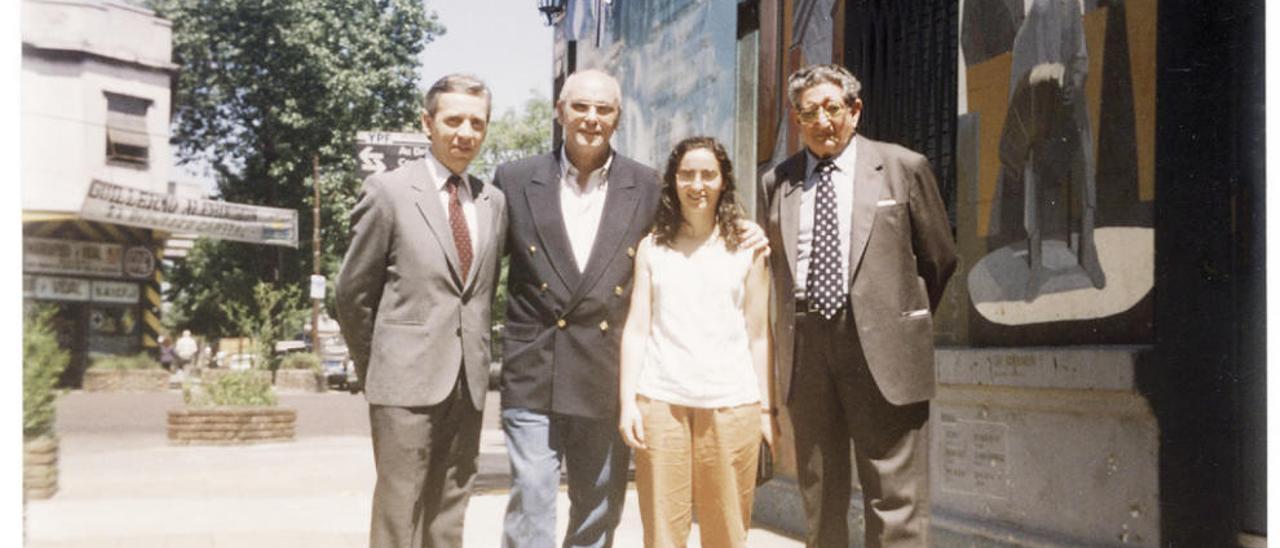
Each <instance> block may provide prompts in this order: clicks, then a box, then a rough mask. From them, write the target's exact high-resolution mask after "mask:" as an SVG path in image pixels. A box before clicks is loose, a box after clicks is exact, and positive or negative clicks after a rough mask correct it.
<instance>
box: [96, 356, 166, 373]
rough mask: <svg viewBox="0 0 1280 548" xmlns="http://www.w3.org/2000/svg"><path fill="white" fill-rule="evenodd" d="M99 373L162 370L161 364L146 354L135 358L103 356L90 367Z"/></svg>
mask: <svg viewBox="0 0 1280 548" xmlns="http://www.w3.org/2000/svg"><path fill="white" fill-rule="evenodd" d="M89 367H90V368H92V369H97V370H99V371H134V370H140V369H160V368H161V366H160V362H158V361H156V360H155V359H154V358H152V357H151V356H148V355H147V354H146V353H145V352H139V353H138V354H136V355H133V356H102V357H100V358H95V359H94V360H93V364H92V365H90V366H89Z"/></svg>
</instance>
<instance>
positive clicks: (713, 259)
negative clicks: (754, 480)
mask: <svg viewBox="0 0 1280 548" xmlns="http://www.w3.org/2000/svg"><path fill="white" fill-rule="evenodd" d="M645 240H646V241H647V244H648V245H649V255H648V256H649V271H650V284H651V286H650V287H651V288H652V294H651V296H650V298H651V303H652V313H651V315H650V320H649V321H650V324H649V339H648V341H646V344H645V357H644V366H643V367H642V368H641V370H640V379H639V382H638V384H637V386H636V392H637V393H638V394H640V395H643V396H646V397H648V398H650V399H654V400H659V401H663V402H667V403H671V404H675V405H682V406H685V407H698V408H716V407H732V406H736V405H742V404H747V403H753V402H758V401H760V388H759V385H758V383H757V380H756V372H755V367H754V366H753V365H752V363H751V349H750V347H749V345H748V337H747V316H746V310H745V308H744V306H743V304H744V299H745V297H746V282H747V274H748V272H750V270H751V263H752V253H751V250H749V249H745V248H740V249H738V251H735V252H730V251H729V250H728V249H726V248H725V246H724V240H722V239H720V238H719V233H718V232H717V233H715V234H713V235H712V237H710V238H708V239H707V241H706V242H705V243H704V244H703V245H702V246H700V247H698V248H697V249H696V250H694V251H693V253H692V254H690V255H688V256H685V255H684V254H682V253H680V252H678V251H676V250H674V249H671V248H669V247H666V246H663V245H658V244H657V243H655V242H654V241H653V235H652V234H650V235H649V236H647V237H646V238H645Z"/></svg>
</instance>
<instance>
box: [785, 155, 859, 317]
mask: <svg viewBox="0 0 1280 548" xmlns="http://www.w3.org/2000/svg"><path fill="white" fill-rule="evenodd" d="M857 143H858V141H857V140H856V139H854V140H851V141H849V146H847V147H845V148H844V150H843V151H841V152H840V154H839V155H838V156H836V157H835V158H833V159H832V163H833V164H835V167H836V168H835V169H834V170H832V172H831V183H832V186H834V187H835V192H836V217H837V220H838V221H839V222H840V229H839V231H838V234H837V235H838V236H840V265H841V267H840V268H841V272H843V273H844V276H842V277H841V280H840V283H841V287H842V290H843V292H844V293H845V294H846V295H847V294H849V245H850V242H849V239H850V236H851V235H852V230H853V185H854V183H855V181H854V180H853V174H854V168H855V166H857V163H858V162H857V161H858V151H857V146H856V145H857ZM805 158H806V162H805V168H804V174H805V177H804V190H803V191H802V194H801V195H800V229H799V234H798V235H797V237H796V296H797V297H798V296H802V295H804V290H805V287H807V286H806V285H805V283H806V282H807V281H808V279H809V256H810V254H811V253H812V251H813V207H814V199H815V197H816V194H817V187H818V177H819V175H818V174H817V172H816V169H817V167H818V162H819V161H820V160H818V159H817V158H816V157H814V156H813V155H812V154H810V153H808V152H805Z"/></svg>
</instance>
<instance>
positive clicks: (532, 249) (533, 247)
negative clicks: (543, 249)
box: [529, 245, 538, 253]
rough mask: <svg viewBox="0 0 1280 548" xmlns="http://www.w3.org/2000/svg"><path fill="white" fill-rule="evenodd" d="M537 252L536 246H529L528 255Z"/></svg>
mask: <svg viewBox="0 0 1280 548" xmlns="http://www.w3.org/2000/svg"><path fill="white" fill-rule="evenodd" d="M537 252H538V246H536V245H531V246H529V253H537Z"/></svg>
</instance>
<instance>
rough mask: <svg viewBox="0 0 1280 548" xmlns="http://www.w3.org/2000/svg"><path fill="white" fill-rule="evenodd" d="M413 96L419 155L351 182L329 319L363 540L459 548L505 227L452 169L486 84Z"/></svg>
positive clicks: (459, 83)
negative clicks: (372, 476) (349, 382)
mask: <svg viewBox="0 0 1280 548" xmlns="http://www.w3.org/2000/svg"><path fill="white" fill-rule="evenodd" d="M424 103H425V104H424V112H423V114H422V128H423V130H424V131H425V132H426V133H427V136H428V137H429V138H430V139H431V147H430V151H429V153H428V154H427V156H426V157H425V158H422V159H420V160H416V161H414V162H411V163H409V164H406V165H404V166H401V167H400V168H398V169H396V170H394V171H391V172H388V173H379V174H376V175H373V176H371V177H369V178H368V179H367V180H366V181H365V183H364V188H363V189H362V190H361V193H360V198H359V201H358V202H357V203H356V206H355V208H354V209H353V210H352V212H351V233H352V234H351V247H350V248H349V249H348V250H347V256H346V258H345V259H344V260H343V263H342V270H341V272H339V273H338V280H337V304H338V322H339V323H340V324H341V326H342V333H343V335H344V336H345V337H346V340H347V345H348V347H349V348H350V350H351V356H352V358H353V359H354V361H355V364H356V370H357V372H358V373H359V375H360V381H361V382H362V383H363V386H364V391H365V398H366V399H367V400H368V402H369V423H370V425H371V427H372V433H373V458H374V465H375V467H376V468H377V473H378V482H377V485H376V486H375V488H374V493H373V519H372V525H371V528H370V534H369V538H370V545H371V546H374V547H377V548H391V547H395V548H402V547H404V548H407V547H428V546H430V547H439V548H445V547H456V546H461V545H462V519H463V516H464V514H465V512H466V506H467V500H468V498H469V496H470V492H471V484H472V479H473V478H474V477H475V472H476V457H477V455H478V454H479V448H480V418H481V411H482V410H483V409H484V397H485V393H486V391H487V388H488V382H487V379H488V370H489V315H490V309H491V305H492V300H493V291H494V287H495V285H496V284H497V280H498V258H499V257H501V256H502V253H503V248H502V246H503V243H504V235H505V233H506V219H507V216H506V200H505V198H504V197H503V196H502V193H501V192H498V191H497V190H496V189H494V188H493V187H492V186H489V185H486V184H484V183H483V182H482V181H480V180H479V179H477V178H475V177H471V176H470V175H467V174H466V170H467V166H468V165H469V164H470V163H471V160H472V159H473V158H475V156H476V154H477V153H478V152H479V151H480V145H481V143H482V142H483V141H484V136H485V131H486V129H487V126H488V122H489V109H490V94H489V90H488V88H486V87H485V85H484V83H483V82H481V81H480V80H478V79H476V78H474V77H470V76H465V75H449V76H445V77H444V78H441V79H440V80H439V81H437V82H436V83H435V84H434V85H432V86H431V89H430V90H428V91H427V94H426V97H425V101H424Z"/></svg>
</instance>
